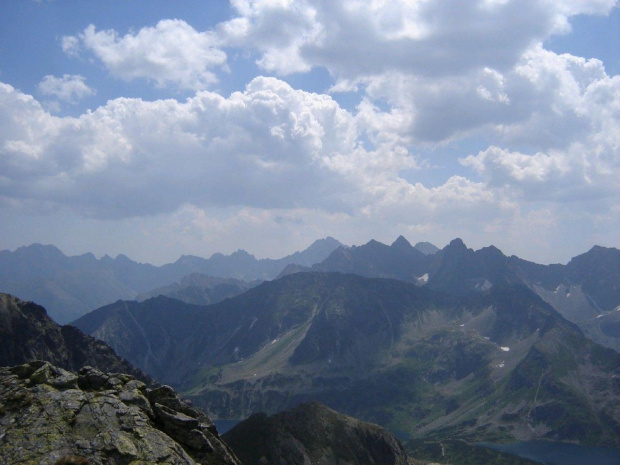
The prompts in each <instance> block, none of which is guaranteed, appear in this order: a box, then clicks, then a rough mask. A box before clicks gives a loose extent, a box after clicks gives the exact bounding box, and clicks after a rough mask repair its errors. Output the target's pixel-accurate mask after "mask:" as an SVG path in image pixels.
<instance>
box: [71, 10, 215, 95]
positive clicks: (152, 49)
mask: <svg viewBox="0 0 620 465" xmlns="http://www.w3.org/2000/svg"><path fill="white" fill-rule="evenodd" d="M62 47H63V50H64V51H65V52H66V53H68V54H70V55H72V54H76V53H77V52H78V51H79V49H80V47H83V48H85V49H87V50H89V51H91V52H92V53H93V54H94V55H95V56H96V57H97V58H98V59H99V60H101V61H102V63H103V64H104V65H105V66H106V68H107V69H108V70H109V71H110V73H111V74H112V75H113V76H115V77H118V78H121V79H124V80H133V79H139V78H143V79H148V80H151V81H153V82H155V84H156V85H158V86H161V87H163V86H166V85H169V84H173V85H175V86H178V87H179V88H182V89H194V90H197V89H204V88H206V87H208V86H209V85H211V84H213V83H215V82H217V76H216V75H215V73H214V72H213V69H214V68H221V67H223V66H225V64H226V53H224V52H223V51H222V50H221V49H220V48H219V41H218V39H217V37H216V35H215V34H214V33H212V32H198V31H196V30H195V29H194V28H192V27H191V26H190V25H189V24H187V23H186V22H185V21H182V20H176V19H174V20H172V19H167V20H162V21H159V22H158V23H157V25H156V26H155V27H145V28H142V29H140V30H139V31H138V32H137V33H135V34H133V33H129V34H126V35H125V36H123V37H119V35H118V33H117V32H116V31H114V30H104V31H97V30H96V29H95V26H94V25H92V24H91V25H90V26H88V27H87V28H86V29H84V31H83V32H82V33H81V34H79V36H77V37H75V36H68V37H63V39H62Z"/></svg>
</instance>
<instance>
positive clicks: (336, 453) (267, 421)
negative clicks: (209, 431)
mask: <svg viewBox="0 0 620 465" xmlns="http://www.w3.org/2000/svg"><path fill="white" fill-rule="evenodd" d="M224 438H225V440H226V441H227V442H228V443H229V444H230V446H231V447H232V448H233V450H234V451H235V453H236V454H237V455H238V457H239V458H240V459H241V460H242V461H243V463H244V465H259V464H264V463H269V464H274V465H275V464H277V465H285V464H286V465H305V464H311V463H316V464H322V465H340V464H353V463H355V464H358V465H375V464H376V465H379V464H381V465H407V464H408V463H409V462H408V457H407V454H406V452H405V450H404V449H403V446H402V445H401V444H400V442H398V440H397V439H396V438H395V437H394V436H393V435H392V434H391V433H390V432H388V431H387V430H385V429H383V428H381V427H379V426H377V425H374V424H371V423H366V422H364V421H361V420H357V419H355V418H352V417H349V416H347V415H343V414H341V413H338V412H336V411H334V410H332V409H330V408H328V407H326V406H325V405H323V404H320V403H318V402H313V403H308V404H301V405H299V406H297V407H295V408H294V409H291V410H288V411H285V412H281V413H278V414H276V415H273V416H271V417H268V416H267V415H265V414H255V415H252V416H251V417H250V418H248V419H247V420H245V421H244V422H242V423H240V424H239V425H237V426H236V427H235V428H233V429H232V430H231V431H229V432H228V433H226V434H225V435H224Z"/></svg>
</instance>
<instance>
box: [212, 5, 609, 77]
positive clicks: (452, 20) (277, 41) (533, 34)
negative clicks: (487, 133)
mask: <svg viewBox="0 0 620 465" xmlns="http://www.w3.org/2000/svg"><path fill="white" fill-rule="evenodd" d="M232 5H233V7H234V8H235V9H236V11H237V14H238V16H237V17H236V18H234V19H232V20H231V21H228V22H227V23H224V24H222V25H221V26H220V31H221V33H222V35H223V37H224V40H225V41H227V42H228V43H229V44H232V45H235V46H239V45H243V46H247V47H251V48H254V49H255V50H257V51H258V52H259V53H260V54H261V57H260V59H259V60H258V63H259V65H261V66H263V67H264V68H265V69H267V70H270V71H275V72H278V73H281V74H288V73H292V72H298V71H307V70H308V69H309V68H310V67H312V66H324V67H326V68H327V69H328V70H329V71H330V73H332V74H333V75H334V76H336V77H337V78H338V79H348V80H356V79H359V78H363V77H369V76H375V75H380V74H383V73H386V72H394V71H397V72H404V73H408V74H415V75H417V76H437V75H446V74H450V75H462V74H467V73H469V72H471V71H472V70H480V69H482V68H484V67H489V68H491V69H497V70H499V71H500V72H503V71H505V70H507V69H510V68H511V67H512V66H513V65H514V64H515V63H516V61H517V60H518V59H519V57H520V56H521V55H522V53H523V52H524V51H525V50H526V49H527V48H529V47H530V45H531V44H532V43H535V42H540V41H542V40H544V39H545V38H547V37H548V36H550V35H551V34H553V33H558V32H565V31H566V30H567V24H568V17H570V16H573V15H577V14H607V13H609V11H610V10H611V9H612V8H613V7H614V6H615V1H614V0H600V1H596V2H582V1H571V0H564V1H562V0H559V1H555V2H548V1H546V0H531V1H515V0H513V1H493V2H489V1H488V0H484V1H470V2H462V1H457V0H433V1H430V0H419V1H408V0H396V1H391V2H385V1H380V0H372V1H370V2H368V1H365V2H361V1H359V0H345V1H341V2H332V1H328V0H314V1H310V0H299V1H272V0H239V1H233V2H232ZM284 58H286V59H284Z"/></svg>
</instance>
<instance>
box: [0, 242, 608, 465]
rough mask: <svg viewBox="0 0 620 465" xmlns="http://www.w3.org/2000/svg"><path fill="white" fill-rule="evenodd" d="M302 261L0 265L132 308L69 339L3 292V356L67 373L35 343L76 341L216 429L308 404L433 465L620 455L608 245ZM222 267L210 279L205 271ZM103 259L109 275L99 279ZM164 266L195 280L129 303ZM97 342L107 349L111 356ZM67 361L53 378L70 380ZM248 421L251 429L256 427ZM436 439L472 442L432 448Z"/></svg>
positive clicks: (374, 249)
mask: <svg viewBox="0 0 620 465" xmlns="http://www.w3.org/2000/svg"><path fill="white" fill-rule="evenodd" d="M319 245H320V246H321V247H318V246H319ZM330 248H331V249H332V250H331V252H327V250H328V249H330ZM311 249H314V250H315V251H316V250H317V249H321V251H319V253H318V254H315V255H314V256H312V255H311V254H303V253H299V254H295V255H294V256H295V257H296V258H295V260H297V262H299V263H295V262H294V261H293V259H292V258H287V260H285V259H282V260H281V261H279V262H278V267H279V269H276V267H275V265H274V263H273V261H267V262H264V261H259V260H255V259H252V260H250V262H251V263H254V265H256V268H255V269H254V270H253V271H252V272H251V273H250V272H246V273H245V274H244V276H257V273H259V272H261V273H263V275H262V276H267V275H269V273H271V275H270V276H271V278H272V280H271V281H266V282H262V283H261V280H255V281H252V282H250V281H245V280H241V279H238V278H233V277H230V276H228V277H217V276H208V275H206V274H205V273H203V271H205V270H206V271H208V269H207V268H208V266H211V269H210V270H211V271H213V270H217V269H219V270H224V271H222V274H224V273H228V274H229V275H230V274H232V273H234V272H235V271H234V270H235V266H236V265H234V263H235V260H238V259H239V257H243V256H245V254H244V253H243V252H238V253H236V255H235V254H233V255H234V257H233V256H230V257H224V256H215V261H213V257H212V259H209V260H204V259H198V258H196V257H193V258H191V259H188V258H183V259H180V260H179V261H177V262H176V263H175V264H171V265H165V266H164V267H153V266H151V265H142V264H137V263H135V262H131V261H130V260H129V259H127V258H124V257H118V258H117V259H114V260H113V259H110V258H109V257H107V258H106V257H104V258H103V259H101V260H97V259H95V258H94V257H92V256H88V255H85V256H81V257H64V255H62V254H61V253H60V252H58V251H57V249H54V248H53V247H49V246H47V247H44V246H31V247H27V248H22V249H18V250H17V251H15V252H3V253H2V258H3V259H4V265H3V266H4V268H2V270H3V273H5V276H7V275H9V274H10V272H9V270H10V269H11V268H13V269H14V271H15V272H14V273H13V275H14V276H16V277H20V278H21V279H22V281H21V282H22V283H30V284H29V285H32V283H33V282H44V283H46V286H44V288H45V289H50V288H52V286H51V284H50V283H53V284H57V283H59V282H63V283H66V282H69V281H70V278H71V279H74V278H75V277H81V278H83V280H84V281H83V282H84V283H88V282H89V281H90V280H93V278H94V277H98V276H108V277H109V278H110V279H109V280H108V281H104V284H105V283H108V284H109V283H110V282H121V279H126V281H127V282H129V283H131V285H132V286H133V287H132V288H131V289H132V290H131V292H133V293H134V294H135V295H134V296H133V297H132V299H137V300H127V299H126V300H117V301H115V302H114V303H111V304H108V305H105V306H103V307H100V308H98V309H96V310H94V311H92V312H89V313H87V314H86V315H83V316H82V317H80V318H79V319H77V320H76V321H75V322H74V323H73V324H74V325H75V326H77V328H79V329H77V328H73V327H70V326H66V327H62V328H60V327H58V326H57V325H56V324H55V323H53V322H52V321H51V320H50V319H49V318H48V317H47V316H46V315H45V311H44V310H43V309H42V308H41V307H38V306H37V305H35V304H32V303H26V302H23V301H20V300H18V299H15V298H14V297H11V296H4V297H3V299H4V300H3V305H4V307H3V308H4V309H5V310H3V312H4V313H3V315H4V316H3V317H2V321H3V322H4V323H3V325H2V327H0V329H2V332H3V333H5V334H7V335H8V337H6V336H3V341H4V343H6V341H13V343H11V344H12V345H10V346H9V347H12V348H11V349H9V350H5V353H7V354H19V353H22V352H23V351H22V352H19V350H22V349H23V347H20V345H19V342H18V341H19V340H21V339H23V338H24V337H26V339H27V340H32V341H33V342H32V343H28V344H26V346H25V347H30V346H32V347H33V348H34V349H33V350H35V352H31V353H30V354H28V353H25V352H24V353H22V355H21V358H20V359H19V360H18V362H19V361H24V360H27V359H28V358H29V357H30V358H32V357H38V355H36V354H41V355H40V357H43V358H49V359H50V361H52V362H54V363H61V364H62V363H65V362H63V361H62V360H64V359H60V362H59V361H57V359H55V358H54V356H55V354H56V353H61V354H66V353H70V352H71V350H74V349H65V348H62V347H64V346H63V345H62V344H61V343H58V344H52V347H53V348H52V349H49V348H48V349H44V350H39V349H36V348H37V347H39V345H40V343H41V342H43V341H50V340H57V339H58V337H56V336H54V337H56V339H53V337H52V338H50V335H54V334H57V333H58V334H60V335H61V336H59V337H60V338H61V339H62V337H64V336H63V335H64V334H65V333H67V334H71V335H72V340H73V342H75V341H78V343H77V344H78V345H80V344H84V347H90V346H92V342H88V341H87V340H86V339H84V338H86V337H87V336H84V335H82V333H81V332H80V331H79V330H82V331H84V332H86V333H88V334H90V335H92V336H94V337H96V338H98V339H101V340H102V341H105V342H106V343H107V344H109V345H110V346H111V347H112V348H113V349H114V351H116V352H117V353H118V354H119V355H121V356H122V357H124V358H125V359H127V360H128V361H129V362H131V364H132V365H134V366H135V367H137V368H139V369H140V370H143V371H144V372H146V373H148V374H149V375H150V376H152V377H153V378H154V379H155V380H157V381H158V382H162V383H166V384H170V385H172V386H174V387H175V388H176V389H178V390H180V391H181V392H182V394H183V395H185V396H186V397H188V398H190V399H191V400H192V401H193V402H194V404H195V405H197V406H199V407H201V408H203V409H204V410H205V411H207V412H208V413H209V415H211V416H212V417H215V418H231V419H242V418H245V417H248V416H249V415H252V414H254V413H257V412H267V413H269V414H276V413H277V412H281V411H283V410H286V409H290V408H294V407H295V406H296V405H299V404H300V403H304V402H308V401H319V402H322V403H324V404H326V405H327V406H329V407H330V408H332V409H335V410H337V411H340V412H343V413H344V414H347V415H351V416H354V417H357V418H360V419H362V420H365V421H371V422H373V423H377V424H379V425H381V426H383V427H387V428H389V429H390V430H391V431H397V432H399V435H401V437H403V438H411V441H410V442H408V443H407V444H406V446H407V448H408V450H409V451H416V452H418V453H423V454H426V456H428V457H435V455H436V452H432V450H434V449H433V447H434V446H431V445H429V444H435V443H436V444H440V443H441V444H443V446H442V448H441V450H444V448H447V449H446V450H451V451H453V452H454V453H457V455H458V454H461V453H464V454H465V455H466V456H468V457H473V456H476V457H477V456H478V455H477V452H476V451H474V450H473V449H472V450H470V449H467V447H471V446H467V444H472V443H475V442H478V441H488V442H498V441H500V442H501V441H510V440H515V439H516V440H529V439H548V440H549V439H550V440H556V441H570V442H579V443H585V444H591V445H605V446H613V447H620V407H619V406H620V353H618V352H617V351H615V350H612V349H610V348H604V347H602V346H601V345H599V344H597V343H596V342H593V341H592V340H591V339H594V340H596V341H598V342H600V343H603V344H606V345H608V346H609V347H614V346H615V345H616V344H618V340H619V338H617V337H615V334H616V333H615V332H614V331H615V330H616V329H617V328H616V326H615V323H616V320H615V318H617V315H619V314H620V312H619V311H618V310H619V309H620V290H619V286H618V282H620V253H619V251H618V250H617V249H611V248H603V247H593V248H592V249H591V250H589V251H588V252H586V253H584V254H582V255H579V256H578V257H575V258H573V259H572V260H570V261H569V262H568V263H567V264H566V265H559V264H558V265H539V264H535V263H532V262H528V261H525V260H522V259H519V258H518V257H514V256H512V257H507V256H505V255H504V254H503V253H502V252H501V251H500V250H498V249H497V248H495V247H492V246H490V247H485V248H483V249H480V250H477V251H474V250H472V249H469V248H467V246H466V245H465V244H464V243H463V241H461V240H460V239H455V240H453V241H452V242H451V243H450V244H448V245H447V246H446V247H444V248H443V249H441V250H439V249H436V248H434V247H433V246H432V245H430V244H423V245H421V244H416V246H412V245H411V244H410V243H409V242H408V241H407V240H406V239H405V238H404V237H402V236H401V237H399V238H398V239H397V240H396V241H394V243H392V244H391V245H385V244H381V243H379V242H377V241H370V242H369V243H367V244H364V245H362V246H357V247H345V246H342V245H339V244H338V243H337V241H335V240H331V239H326V240H323V241H317V243H315V244H314V245H313V247H311ZM322 255H325V258H323V259H322V260H320V261H317V262H315V263H311V262H312V260H318V258H320V256H322ZM20 257H22V258H23V257H27V258H28V260H29V261H28V260H26V261H22V262H20V260H19V259H18V258H20ZM231 257H233V258H232V259H231ZM291 257H293V256H291ZM304 257H305V258H304ZM308 257H313V258H308ZM317 257H318V258H317ZM37 260H38V261H39V263H42V264H43V265H44V266H42V267H40V268H38V269H37V273H39V274H38V278H37V279H38V280H39V281H37V280H34V281H28V272H27V268H28V267H30V266H32V265H33V263H35V262H36V261H37ZM218 260H220V262H219V263H218V266H219V267H220V268H217V267H216V266H215V265H214V263H216V262H217V261H218ZM227 260H228V261H227ZM303 260H305V262H304V261H303ZM102 262H103V263H108V264H111V266H110V267H108V268H107V269H103V268H101V267H100V268H97V267H98V266H100V265H101V263H102ZM179 262H184V263H185V265H182V266H181V265H179ZM59 263H60V264H62V266H58V264H59ZM84 263H86V264H87V265H89V266H91V265H92V264H93V263H94V264H95V266H92V268H91V270H92V274H90V275H89V274H88V273H86V272H83V271H84V270H85V269H87V267H86V266H84ZM222 263H225V264H226V266H224V265H222ZM260 263H265V264H266V265H265V266H264V267H263V268H260V267H261V266H262V265H260ZM52 264H53V265H54V266H56V268H54V266H52ZM187 264H189V265H187ZM121 265H124V266H121ZM186 265H187V266H186ZM200 266H202V268H200ZM80 267H82V268H80ZM166 267H167V268H166ZM175 267H176V268H175ZM241 269H242V266H241V268H239V270H241ZM52 270H53V272H52ZM59 270H60V271H59ZM136 270H138V271H136ZM164 270H168V271H170V270H176V271H175V273H179V274H180V273H183V272H185V271H183V270H186V271H187V270H189V273H188V274H187V275H185V276H182V277H181V278H178V279H177V281H176V282H173V283H172V284H170V283H168V284H165V285H162V286H159V287H157V286H156V287H155V288H151V289H150V290H149V291H145V292H144V293H142V294H141V295H139V294H138V293H137V292H136V291H135V290H133V289H135V288H138V287H139V286H140V285H142V286H144V287H145V288H146V287H147V285H149V286H150V285H151V284H153V283H155V282H157V280H158V279H159V280H160V282H161V281H163V280H164V279H168V277H169V276H173V275H174V273H169V274H165V273H164ZM180 270H181V271H180ZM196 270H198V271H196ZM260 270H262V271H260ZM265 270H267V271H265ZM45 273H49V274H47V275H46V274H45ZM106 273H107V274H106ZM123 273H125V274H123ZM252 273H253V275H252ZM277 275H279V277H277V278H276V279H273V278H275V277H276V276H277ZM59 277H62V278H64V279H65V280H66V281H62V279H61V278H59ZM94 281H95V282H96V281H97V280H96V279H95V280H94ZM14 282H17V280H15V281H14ZM71 282H74V283H75V282H78V281H71ZM34 288H35V287H33V289H34ZM69 288H70V287H69V286H67V289H69ZM71 289H76V287H74V288H71ZM99 289H104V288H102V287H99ZM84 291H85V292H88V290H87V289H86V288H84ZM102 295H103V294H102ZM24 315H26V316H24ZM27 315H31V316H30V317H28V316H27ZM46 319H47V320H46ZM35 320H36V321H35ZM43 321H47V323H45V324H42V323H41V322H43ZM31 326H34V327H38V328H47V329H46V330H44V331H43V332H41V333H36V334H35V332H33V331H32V330H27V328H29V327H31ZM19 328H21V329H19ZM24 328H26V329H24ZM580 328H583V329H580ZM19 334H22V335H26V336H19ZM38 334H40V335H39V336H37V335H38ZM80 335H81V336H80ZM586 336H588V337H590V338H591V339H588V337H586ZM82 340H84V341H85V342H83V343H80V342H79V341H82ZM92 341H94V340H92ZM100 344H103V343H100ZM102 347H103V348H104V349H105V350H104V349H102V353H104V352H105V353H107V352H106V351H110V349H109V348H107V346H105V345H102ZM87 352H88V351H87ZM111 353H112V354H113V352H111ZM114 356H116V355H114ZM64 357H65V359H66V358H67V357H66V356H64ZM89 357H90V356H88V357H86V356H84V357H82V359H81V360H82V361H84V360H86V359H87V358H89ZM90 358H92V359H93V360H96V357H94V358H93V357H90ZM10 363H13V362H12V361H11V360H7V361H5V364H10ZM96 363H99V362H96ZM122 363H126V362H122ZM74 365H75V366H74ZM74 365H67V364H66V363H65V365H61V366H65V367H68V368H72V369H77V365H76V364H74ZM138 373H139V372H138ZM63 376H64V375H63ZM310 411H312V412H314V414H316V415H318V417H321V418H331V419H332V420H334V422H336V423H337V422H338V421H344V422H345V423H347V422H348V423H350V424H355V428H356V429H355V431H357V432H360V431H362V430H363V428H365V426H363V425H362V424H358V423H351V422H353V420H346V419H345V418H346V417H338V418H339V419H336V417H333V415H332V414H330V413H326V412H327V411H326V410H323V407H320V408H318V409H310ZM287 415H288V416H287ZM297 415H298V414H294V413H291V414H284V415H283V416H279V417H278V418H289V417H290V418H295V417H296V416H297ZM334 415H336V414H335V413H334ZM318 417H317V418H318ZM252 418H254V420H252V421H250V420H248V421H249V423H246V424H245V425H244V426H243V428H245V429H243V428H242V429H241V430H240V431H246V432H245V433H243V434H246V435H248V434H249V435H254V434H258V435H260V436H261V437H263V436H264V434H266V431H259V430H261V428H262V427H263V426H264V427H265V428H268V429H269V430H270V431H271V429H274V428H275V429H274V431H279V433H277V434H279V435H280V436H278V437H282V435H285V436H286V435H288V434H292V433H290V432H291V431H292V430H291V429H290V428H291V425H290V424H289V425H287V424H286V422H285V423H277V422H271V420H269V421H267V420H265V419H264V417H260V418H263V419H261V420H260V421H259V422H257V420H256V417H252ZM317 418H314V419H313V420H312V421H315V420H317ZM274 421H275V420H274ZM278 421H280V420H278ZM355 421H357V420H355ZM330 422H331V420H330ZM330 424H335V423H330ZM252 425H253V426H252ZM257 425H259V426H260V425H262V426H260V428H258V430H253V429H252V428H255V427H256V426H257ZM252 431H254V432H252ZM287 431H288V432H287ZM357 432H356V433H355V434H358V433H357ZM295 434H297V433H295ZM300 434H301V433H300ZM303 434H310V436H312V434H311V432H304V433H303ZM266 437H267V436H264V438H266ZM287 437H288V436H287ZM295 438H296V436H294V435H293V436H291V437H290V438H289V439H287V440H286V441H285V442H284V443H280V442H277V441H276V442H277V444H280V445H279V446H277V447H276V448H275V449H273V450H271V451H270V452H269V451H267V449H265V454H272V455H274V454H275V455H279V456H282V457H284V456H285V455H286V453H285V452H286V451H285V449H286V450H288V449H287V448H288V447H289V446H288V445H287V444H293V443H294V444H297V445H296V446H295V447H298V446H299V448H298V449H296V450H297V452H294V454H295V456H298V455H299V454H301V455H299V456H300V457H303V456H305V455H304V454H306V455H307V456H308V457H310V456H313V455H312V454H319V452H317V451H316V450H315V451H311V450H310V449H307V448H305V449H304V447H306V446H303V447H302V446H300V445H299V444H305V443H304V442H303V441H302V439H295ZM447 438H450V440H451V441H454V440H460V441H466V442H465V443H463V442H458V441H457V442H451V443H442V441H445V440H446V439H447ZM306 439H307V437H306V438H305V439H304V440H306ZM419 440H423V441H426V442H424V443H422V442H419ZM291 441H292V442H291ZM296 441H297V442H296ZM243 442H244V440H243V439H241V443H242V444H243ZM319 443H320V444H322V445H321V447H322V448H323V449H321V450H323V451H325V450H328V449H325V447H328V446H327V445H326V443H324V442H321V441H319ZM425 444H426V445H425ZM448 444H449V445H448ZM331 445H334V444H331ZM331 445H330V446H329V447H331ZM340 446H341V444H340V445H337V447H340ZM364 447H365V446H364ZM283 448H284V449H283ZM396 449H397V448H396ZM396 449H392V450H396ZM239 450H241V449H239ZM274 450H275V452H274ZM455 451H456V452H455ZM244 453H245V452H244ZM287 453H288V452H287ZM321 453H322V452H321ZM390 453H391V452H390ZM451 453H452V452H451ZM434 454H435V455H434ZM442 454H443V452H442ZM317 456H318V455H317ZM369 457H370V456H369ZM252 460H258V461H260V460H262V459H261V457H258V456H256V457H254V458H253V459H252ZM326 460H327V459H326ZM372 460H375V459H372ZM399 460H400V459H399ZM481 460H482V459H481ZM485 460H486V459H485ZM489 460H491V461H490V462H489V463H493V461H492V460H494V459H489ZM300 463H301V462H300ZM455 463H458V462H455ZM480 463H483V462H482V461H481V462H480ZM506 463H521V462H506Z"/></svg>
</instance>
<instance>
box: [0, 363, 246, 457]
mask: <svg viewBox="0 0 620 465" xmlns="http://www.w3.org/2000/svg"><path fill="white" fill-rule="evenodd" d="M65 455H79V456H83V457H86V458H87V459H88V461H89V463H90V464H92V465H104V464H105V465H121V464H122V465H125V464H127V465H130V464H131V465H138V464H140V465H142V464H174V465H176V464H179V465H180V464H183V465H192V464H203V465H205V464H209V465H211V464H212V465H239V462H238V460H237V459H236V458H235V455H234V453H233V452H232V451H231V450H230V449H229V448H228V447H227V446H226V444H224V442H222V441H221V440H220V438H219V436H218V433H217V431H216V429H215V427H214V426H213V423H212V422H211V421H210V419H209V418H208V417H207V416H206V415H205V414H204V413H202V412H200V411H198V410H196V409H194V408H192V407H191V406H190V405H189V404H187V403H186V402H184V401H182V400H181V399H180V398H179V397H178V395H177V394H176V393H175V392H174V390H173V389H172V388H170V387H168V386H161V387H158V388H154V389H149V388H147V387H146V385H145V384H144V383H143V382H142V381H139V380H137V379H135V378H133V377H132V376H129V375H126V374H110V373H103V372H101V371H99V370H97V369H94V368H91V367H84V368H82V369H81V370H80V372H79V373H78V374H75V373H72V372H69V371H65V370H64V369H62V368H58V367H56V366H54V365H52V364H50V363H48V362H43V361H35V362H31V363H27V364H25V365H18V366H15V367H10V368H7V367H5V368H0V463H2V464H24V465H25V464H36V465H51V464H53V463H54V462H55V461H56V460H58V459H59V458H60V457H62V456H65Z"/></svg>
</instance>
